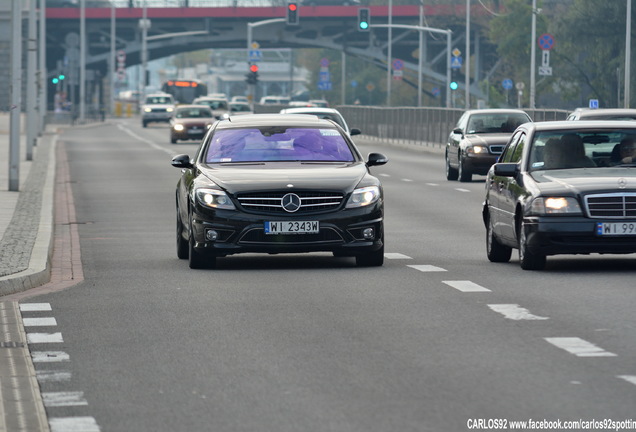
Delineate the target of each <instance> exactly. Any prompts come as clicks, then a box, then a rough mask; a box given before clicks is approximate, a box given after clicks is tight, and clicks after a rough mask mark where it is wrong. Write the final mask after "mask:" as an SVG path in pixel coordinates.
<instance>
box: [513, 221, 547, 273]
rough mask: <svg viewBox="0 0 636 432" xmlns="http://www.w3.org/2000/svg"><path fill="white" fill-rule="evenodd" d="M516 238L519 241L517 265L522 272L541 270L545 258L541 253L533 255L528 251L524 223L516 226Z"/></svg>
mask: <svg viewBox="0 0 636 432" xmlns="http://www.w3.org/2000/svg"><path fill="white" fill-rule="evenodd" d="M517 238H518V239H519V265H521V268H522V269H524V270H543V269H544V268H545V264H546V256H545V255H544V254H541V253H533V252H531V251H529V250H528V242H527V238H526V229H525V223H523V222H521V223H520V224H519V225H518V232H517Z"/></svg>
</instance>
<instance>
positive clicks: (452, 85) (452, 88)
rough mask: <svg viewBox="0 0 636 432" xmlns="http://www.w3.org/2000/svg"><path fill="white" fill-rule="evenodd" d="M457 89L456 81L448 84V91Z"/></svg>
mask: <svg viewBox="0 0 636 432" xmlns="http://www.w3.org/2000/svg"><path fill="white" fill-rule="evenodd" d="M458 87H459V85H458V84H457V82H456V81H453V82H451V83H450V89H451V90H457V88H458Z"/></svg>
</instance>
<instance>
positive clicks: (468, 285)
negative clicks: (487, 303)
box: [442, 281, 492, 292]
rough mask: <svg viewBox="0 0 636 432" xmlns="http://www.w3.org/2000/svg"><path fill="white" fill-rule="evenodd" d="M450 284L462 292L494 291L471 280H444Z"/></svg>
mask: <svg viewBox="0 0 636 432" xmlns="http://www.w3.org/2000/svg"><path fill="white" fill-rule="evenodd" d="M442 282H443V283H445V284H446V285H448V286H451V287H453V288H455V289H456V290H459V291H461V292H492V291H490V290H489V289H488V288H484V287H483V286H481V285H477V284H476V283H475V282H471V281H442Z"/></svg>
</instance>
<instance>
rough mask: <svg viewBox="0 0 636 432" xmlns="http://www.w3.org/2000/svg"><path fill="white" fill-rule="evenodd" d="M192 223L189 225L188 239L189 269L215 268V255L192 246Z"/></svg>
mask: <svg viewBox="0 0 636 432" xmlns="http://www.w3.org/2000/svg"><path fill="white" fill-rule="evenodd" d="M193 232H194V231H193V230H192V225H190V236H189V239H188V265H189V266H190V268H191V269H212V268H216V256H215V255H212V254H210V253H203V252H199V251H197V250H196V249H195V248H194V236H193V235H192V233H193Z"/></svg>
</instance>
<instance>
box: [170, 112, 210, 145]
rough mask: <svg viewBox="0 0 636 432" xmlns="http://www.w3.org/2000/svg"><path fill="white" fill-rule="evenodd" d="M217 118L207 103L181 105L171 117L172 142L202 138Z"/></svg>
mask: <svg viewBox="0 0 636 432" xmlns="http://www.w3.org/2000/svg"><path fill="white" fill-rule="evenodd" d="M215 120H216V119H215V118H214V115H213V114H212V110H211V109H210V107H208V106H205V105H179V106H177V108H176V109H175V110H174V114H173V115H172V118H171V119H170V142H171V143H172V144H175V143H176V142H177V141H179V140H200V139H201V138H203V136H204V135H205V134H206V132H207V131H208V129H210V126H212V123H214V121H215Z"/></svg>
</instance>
